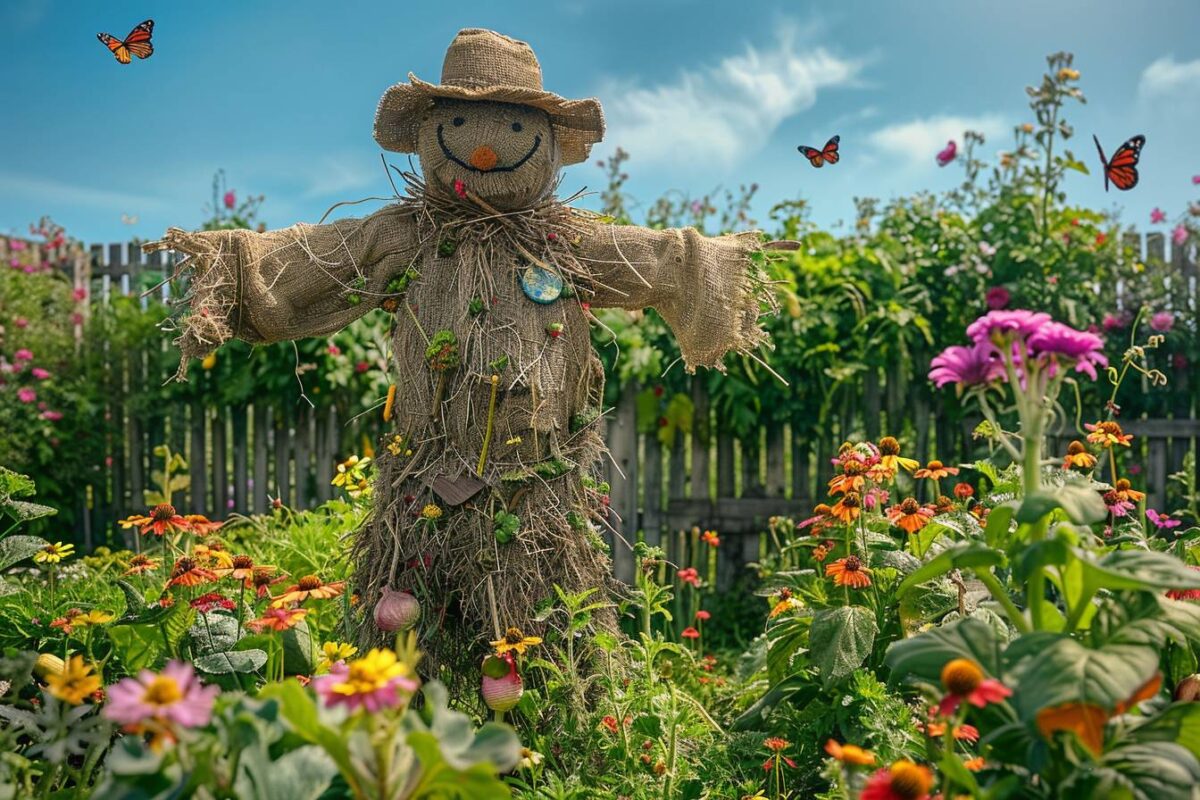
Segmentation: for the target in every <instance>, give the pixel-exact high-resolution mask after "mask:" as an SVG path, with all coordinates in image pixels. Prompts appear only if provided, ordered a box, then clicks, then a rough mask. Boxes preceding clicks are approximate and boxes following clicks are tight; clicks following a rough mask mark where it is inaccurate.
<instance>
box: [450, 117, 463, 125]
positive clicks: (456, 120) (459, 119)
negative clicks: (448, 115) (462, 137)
mask: <svg viewBox="0 0 1200 800" xmlns="http://www.w3.org/2000/svg"><path fill="white" fill-rule="evenodd" d="M451 121H452V122H453V123H454V127H456V128H458V127H461V126H462V124H463V123H464V122H466V120H465V119H463V118H462V117H455V118H454V119H453V120H451Z"/></svg>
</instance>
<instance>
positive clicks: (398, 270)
mask: <svg viewBox="0 0 1200 800" xmlns="http://www.w3.org/2000/svg"><path fill="white" fill-rule="evenodd" d="M143 249H144V250H146V251H147V252H150V251H153V250H163V249H171V250H175V251H177V252H178V253H180V254H182V255H187V256H188V257H189V258H188V260H187V261H186V263H185V264H184V270H183V274H184V275H187V276H188V278H189V283H188V294H189V313H188V314H187V315H186V316H184V317H183V319H182V320H181V321H180V324H181V328H182V332H181V334H180V336H179V338H178V339H176V344H177V345H178V346H179V349H180V350H181V351H182V352H183V360H182V362H181V363H180V372H181V377H182V376H183V374H185V373H186V365H187V360H188V359H189V358H198V357H202V356H205V355H207V354H208V353H211V352H212V351H213V350H216V349H217V348H218V347H220V346H221V345H222V344H224V343H225V342H227V341H228V340H229V339H232V338H238V339H244V340H245V341H247V342H256V343H257V342H264V343H265V342H278V341H282V340H285V339H299V338H302V337H305V336H321V335H324V334H328V333H332V332H334V331H336V330H339V329H341V328H343V327H345V326H346V325H348V324H349V323H351V322H353V321H354V320H355V319H357V318H358V317H360V316H362V315H363V314H365V313H366V312H367V311H369V310H371V309H373V308H376V307H378V306H379V305H381V304H382V303H383V302H384V301H385V300H387V299H388V298H389V297H394V296H395V294H394V291H395V290H396V289H397V288H398V287H397V283H396V282H395V281H396V279H400V280H401V281H402V276H403V275H404V274H405V272H406V270H407V269H408V268H409V266H410V265H411V264H412V262H413V258H414V255H415V253H416V229H415V226H414V224H413V220H412V217H411V216H410V215H409V214H408V213H406V212H404V211H402V210H401V209H399V208H398V207H396V206H390V207H388V208H384V209H382V210H380V211H378V212H376V213H375V214H372V215H371V216H369V217H365V218H363V219H343V220H338V221H337V222H334V223H331V224H328V225H304V224H301V225H293V226H292V227H290V228H283V229H281V230H276V231H265V232H262V233H257V232H255V231H249V230H221V231H198V232H196V233H188V232H187V231H183V230H180V229H178V228H171V229H170V230H168V231H167V233H166V236H164V237H163V238H162V240H161V241H158V242H152V243H150V244H147V245H145V246H144V247H143ZM389 284H391V288H390V289H389ZM390 292H393V293H390Z"/></svg>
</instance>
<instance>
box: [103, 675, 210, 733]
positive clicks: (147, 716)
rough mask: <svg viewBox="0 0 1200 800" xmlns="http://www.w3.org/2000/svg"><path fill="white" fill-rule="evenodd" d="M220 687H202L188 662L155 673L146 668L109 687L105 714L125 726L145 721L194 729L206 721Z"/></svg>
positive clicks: (136, 724)
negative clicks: (133, 676) (134, 676)
mask: <svg viewBox="0 0 1200 800" xmlns="http://www.w3.org/2000/svg"><path fill="white" fill-rule="evenodd" d="M220 693H221V687H219V686H204V685H202V684H201V683H200V679H199V678H197V677H196V673H195V672H194V671H193V670H192V665H191V664H185V663H183V662H182V661H171V662H168V663H167V665H166V666H165V667H163V671H162V672H161V673H159V674H158V675H155V674H154V673H153V672H151V671H150V670H148V669H144V670H142V671H141V672H140V673H138V675H137V677H136V678H132V677H131V678H124V679H123V680H121V681H120V682H118V683H117V684H115V685H113V686H110V687H109V688H108V693H107V694H108V699H107V702H106V703H105V705H104V716H106V717H108V718H109V719H111V720H113V721H114V722H117V723H118V724H120V725H124V726H126V727H135V726H138V725H141V724H142V723H145V722H150V721H153V722H157V723H159V724H175V725H180V726H182V727H184V728H194V727H196V726H198V725H206V724H208V721H209V719H211V718H212V707H213V701H214V700H215V699H216V697H217V695H218V694H220Z"/></svg>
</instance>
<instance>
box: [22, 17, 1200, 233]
mask: <svg viewBox="0 0 1200 800" xmlns="http://www.w3.org/2000/svg"><path fill="white" fill-rule="evenodd" d="M1139 6H1141V7H1144V8H1143V9H1142V10H1136V9H1137V7H1139ZM1131 9H1134V10H1131ZM146 17H153V18H154V19H155V21H156V28H155V34H154V42H155V46H156V52H155V54H154V56H153V57H152V58H150V59H149V60H147V61H141V62H135V63H133V64H131V65H129V66H121V65H119V64H117V63H116V61H115V60H114V59H113V58H112V57H111V56H110V55H109V54H108V53H107V51H106V50H105V49H104V47H103V46H102V45H101V44H100V43H99V42H97V41H96V38H95V34H96V32H98V31H108V32H110V33H113V34H114V35H117V36H123V35H124V34H125V33H126V32H127V31H128V30H129V29H130V28H132V27H133V25H135V24H136V23H138V22H139V21H141V20H142V19H144V18H146ZM0 23H2V24H3V27H4V29H5V30H6V31H7V32H8V35H9V38H10V39H11V40H13V41H19V42H22V43H23V44H22V45H20V46H19V47H18V49H16V50H14V51H13V52H12V53H10V57H9V58H6V59H5V60H4V62H3V65H2V66H0V86H3V87H4V106H5V113H4V117H3V123H2V124H0V154H2V155H0V232H4V231H10V232H19V231H21V230H23V229H24V228H25V226H26V225H27V224H28V223H29V222H30V221H33V220H35V219H36V218H38V217H39V216H41V215H42V214H51V215H52V216H53V217H54V218H55V219H56V220H58V221H59V222H61V223H62V224H64V225H65V226H66V227H67V229H68V231H69V232H70V233H71V234H73V235H74V236H76V237H78V238H81V239H83V240H85V241H88V242H96V241H117V240H121V239H126V238H129V237H131V236H135V235H136V236H140V237H143V238H153V237H155V236H156V235H157V234H158V233H159V232H160V231H161V230H162V229H163V228H165V227H166V226H167V225H180V226H183V227H194V226H196V225H198V224H199V223H200V222H201V221H202V219H203V218H204V206H205V204H206V202H207V201H208V198H209V186H210V180H211V177H212V174H213V172H214V171H215V170H216V169H217V168H224V170H225V171H226V173H227V175H228V181H229V185H230V186H231V187H233V188H235V189H237V190H238V191H239V192H242V193H253V194H259V193H261V194H265V195H266V198H267V200H266V203H265V204H264V206H263V210H262V216H263V218H264V219H265V220H266V221H267V222H268V223H269V224H270V225H271V226H272V227H278V226H284V225H288V224H291V223H293V222H298V221H308V222H314V221H316V220H317V219H318V218H319V217H320V216H321V214H322V213H323V212H324V211H325V209H326V208H328V207H329V206H330V205H331V204H333V203H335V202H337V201H340V200H348V199H358V198H362V197H367V196H371V195H381V194H386V193H388V192H389V191H390V187H389V186H388V184H387V180H386V178H385V176H384V174H383V171H382V169H381V167H380V160H379V149H378V148H377V146H376V145H375V143H374V141H373V140H372V138H371V123H372V118H373V114H374V110H375V105H376V103H377V102H378V99H379V96H380V95H381V94H382V92H383V90H384V89H385V88H386V87H387V86H388V85H389V84H391V83H394V82H397V81H399V80H403V79H404V78H405V76H406V75H407V73H408V72H409V71H410V70H411V71H413V72H415V73H417V74H418V75H419V76H421V77H422V78H424V79H426V80H436V79H437V78H438V75H439V73H440V69H441V60H442V55H443V53H444V51H445V47H446V45H447V44H448V43H449V41H450V39H451V38H452V37H453V35H454V33H455V32H456V31H457V30H458V29H459V28H462V27H472V26H480V27H490V28H494V29H496V30H499V31H502V32H504V33H507V34H509V35H512V36H515V37H517V38H521V39H525V40H526V41H529V42H530V43H531V44H532V45H533V47H534V49H535V51H536V52H537V54H538V56H539V58H540V60H541V63H542V67H543V70H544V72H545V81H546V86H547V88H549V89H551V90H552V91H556V92H558V93H560V94H563V95H566V96H568V97H586V96H597V97H599V98H600V100H601V102H602V103H603V105H604V108H605V112H606V115H607V117H608V121H609V133H608V136H607V137H606V140H605V142H603V143H602V144H601V145H599V146H598V147H597V149H596V150H595V151H594V156H596V157H603V156H604V155H606V154H607V153H608V152H610V151H611V149H612V148H613V147H615V146H617V145H620V146H623V147H624V148H625V149H627V150H629V151H630V152H631V154H632V160H631V161H630V162H629V165H628V166H629V172H630V173H631V176H632V177H631V180H630V183H629V190H630V192H631V194H632V195H634V196H635V197H636V198H637V199H638V200H640V201H642V203H643V204H647V203H649V202H650V201H652V200H653V199H654V198H655V197H657V196H658V195H659V194H660V193H662V192H663V191H665V190H668V189H674V190H680V191H682V192H685V193H689V194H698V193H703V192H706V191H709V190H712V189H714V188H717V187H722V186H736V185H737V184H739V183H750V182H757V183H759V184H760V185H761V186H762V190H761V193H760V197H761V202H760V203H759V204H758V205H757V206H756V208H755V211H756V212H757V213H758V215H759V216H760V218H761V217H762V216H764V215H765V210H766V208H767V207H768V206H769V205H771V204H773V203H774V202H776V201H778V200H782V199H786V198H795V197H803V198H804V199H806V200H807V201H808V202H809V203H810V204H811V206H812V208H813V215H814V218H815V220H816V221H817V222H819V223H821V224H823V225H833V224H836V223H837V222H838V221H839V220H843V219H847V218H849V217H851V216H852V214H853V198H854V197H857V196H876V197H882V198H889V197H893V196H897V195H903V194H906V193H909V192H912V191H916V190H918V189H940V188H946V187H948V186H949V185H951V184H953V183H955V182H957V180H958V179H959V177H960V172H959V171H958V170H956V169H953V168H949V169H946V170H939V169H938V168H937V167H936V165H935V164H934V161H933V155H934V153H935V152H936V151H937V150H938V149H939V148H940V147H941V146H942V145H943V144H944V143H945V140H946V139H948V138H951V137H954V138H958V137H959V134H960V132H961V130H962V129H963V128H964V127H972V128H976V129H982V130H984V131H985V132H987V133H988V134H989V141H988V145H987V148H986V151H985V152H987V153H994V152H995V151H998V150H1001V149H1003V148H1004V147H1005V146H1006V145H1007V144H1008V142H1009V137H1010V131H1011V128H1012V126H1013V125H1015V124H1017V123H1020V122H1022V121H1024V120H1025V119H1026V104H1025V94H1024V91H1023V88H1024V87H1025V86H1026V85H1027V84H1030V83H1033V82H1035V81H1036V80H1037V79H1038V78H1039V76H1040V74H1041V71H1042V69H1043V67H1044V56H1045V55H1046V54H1047V53H1049V52H1052V51H1056V50H1070V51H1072V52H1074V53H1075V54H1076V66H1077V67H1078V68H1079V69H1080V70H1081V72H1082V73H1083V78H1082V81H1081V86H1082V88H1083V89H1084V91H1085V93H1086V94H1087V97H1088V100H1089V102H1088V104H1087V105H1086V106H1083V107H1077V108H1073V109H1071V111H1070V119H1071V121H1072V122H1073V123H1075V125H1076V126H1077V130H1078V134H1079V135H1078V136H1077V137H1076V139H1074V140H1073V142H1072V145H1073V149H1074V150H1075V151H1076V153H1077V154H1079V155H1082V156H1083V157H1084V158H1085V159H1086V160H1087V161H1088V162H1089V164H1090V165H1092V166H1093V167H1094V165H1095V153H1094V148H1093V147H1092V144H1091V141H1090V137H1091V134H1092V133H1093V132H1095V133H1097V134H1099V136H1100V138H1101V140H1102V141H1103V142H1104V143H1105V145H1106V147H1107V148H1108V149H1109V150H1110V151H1111V149H1112V148H1115V147H1116V146H1117V145H1118V144H1119V143H1120V142H1121V141H1122V140H1124V139H1125V138H1127V137H1128V136H1130V135H1132V134H1134V133H1144V134H1145V135H1146V137H1147V140H1148V143H1147V145H1146V149H1145V151H1144V153H1143V160H1142V164H1143V170H1142V184H1141V185H1140V186H1139V187H1138V188H1137V189H1135V190H1134V191H1133V192H1130V193H1128V194H1121V195H1117V194H1115V193H1112V194H1109V195H1107V196H1106V195H1105V194H1104V192H1103V188H1102V185H1101V181H1100V179H1099V177H1098V176H1097V175H1096V174H1095V173H1093V176H1092V177H1090V178H1088V177H1084V176H1081V175H1079V176H1076V175H1072V177H1071V178H1070V180H1069V182H1068V185H1067V191H1068V194H1069V197H1070V199H1071V200H1073V201H1076V202H1079V203H1085V204H1090V205H1092V206H1094V207H1098V208H1104V209H1120V210H1122V213H1123V219H1124V220H1126V221H1129V222H1133V223H1136V224H1138V225H1139V226H1142V227H1147V226H1148V215H1149V212H1150V209H1151V208H1152V207H1154V206H1161V207H1162V208H1164V209H1165V210H1166V211H1168V213H1170V214H1171V215H1172V216H1173V215H1174V214H1175V213H1177V212H1179V211H1181V210H1182V209H1183V208H1184V207H1185V205H1186V202H1187V201H1188V200H1189V199H1192V198H1193V197H1195V195H1196V194H1197V191H1196V190H1195V188H1194V187H1193V186H1192V185H1191V181H1190V177H1191V176H1192V175H1193V174H1198V173H1200V147H1198V146H1197V142H1198V141H1200V136H1198V135H1197V133H1196V131H1197V130H1200V38H1198V37H1197V35H1196V34H1197V32H1198V31H1200V3H1197V2H1195V0H1159V1H1158V2H1143V3H1136V2H1130V1H1129V0H1126V2H1116V0H1091V1H1090V2H1084V1H1083V0H1057V1H1054V0H1007V2H1003V3H999V2H982V0H978V1H968V0H886V1H885V0H876V2H865V1H856V0H849V1H847V2H840V3H828V2H826V3H812V2H796V1H795V0H793V2H779V1H777V0H776V1H773V0H742V1H741V2H737V3H731V2H711V3H700V2H682V0H657V1H652V0H636V1H634V2H628V1H627V0H605V1H604V2H588V1H585V0H557V2H536V3H535V2H509V3H496V2H475V1H474V0H458V2H455V3H444V2H420V0H407V2H395V1H394V0H393V1H391V2H365V1H363V0H343V2H339V3H331V2H328V0H286V1H285V0H242V2H232V1H231V0H206V2H202V3H201V2H183V0H172V2H166V0H105V2H103V3H95V2H84V1H83V0H6V1H5V3H4V4H3V6H2V7H0ZM834 133H839V134H840V135H841V137H842V153H843V161H842V163H841V164H838V165H837V166H835V167H827V168H825V169H821V170H819V171H818V170H814V169H812V168H811V167H809V166H808V164H807V163H806V162H805V161H804V160H803V159H802V158H801V157H800V156H799V154H798V153H797V152H796V145H797V144H799V143H801V142H804V143H807V144H812V145H820V144H822V143H823V142H824V141H825V139H827V138H828V137H829V136H830V135H832V134H834ZM393 161H394V162H395V163H399V164H402V165H403V164H405V163H406V161H405V157H403V156H394V157H393ZM593 161H594V159H593ZM600 183H601V175H600V171H599V170H598V169H597V168H596V167H595V166H594V164H593V163H588V164H584V165H579V166H576V167H572V168H570V169H569V170H568V171H567V173H566V177H565V180H564V183H563V187H564V190H566V191H567V192H568V193H569V192H571V191H573V190H575V189H576V188H579V187H582V186H589V187H591V188H599V185H600ZM123 214H125V215H130V216H136V217H137V218H138V222H137V224H134V225H129V224H125V223H123V222H122V215H123Z"/></svg>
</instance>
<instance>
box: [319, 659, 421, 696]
mask: <svg viewBox="0 0 1200 800" xmlns="http://www.w3.org/2000/svg"><path fill="white" fill-rule="evenodd" d="M321 681H322V682H323V683H319V684H318V689H317V691H318V692H319V693H320V694H322V695H325V696H326V698H327V700H326V702H329V703H336V702H338V698H343V699H344V700H343V701H344V702H346V704H347V705H349V706H350V707H351V708H354V707H356V706H360V705H361V706H365V707H367V708H368V709H371V710H375V708H389V707H394V706H395V705H398V704H399V702H400V695H399V693H398V691H397V690H398V689H403V690H404V691H410V692H411V691H416V689H417V682H416V680H414V679H413V678H412V670H410V669H409V668H408V665H407V664H405V663H404V662H403V661H400V660H399V659H398V658H396V654H395V653H394V652H392V651H391V650H384V649H381V648H375V649H372V650H371V651H370V652H369V653H367V654H366V655H365V656H363V657H362V658H360V659H358V660H356V661H351V662H349V663H348V664H347V665H346V670H345V672H344V673H338V674H334V675H330V676H329V677H328V678H321Z"/></svg>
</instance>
